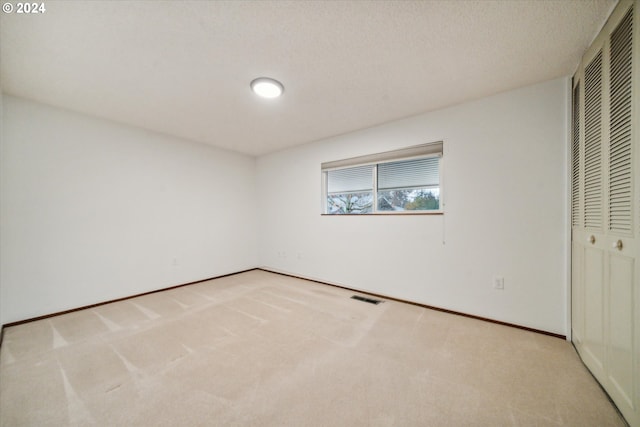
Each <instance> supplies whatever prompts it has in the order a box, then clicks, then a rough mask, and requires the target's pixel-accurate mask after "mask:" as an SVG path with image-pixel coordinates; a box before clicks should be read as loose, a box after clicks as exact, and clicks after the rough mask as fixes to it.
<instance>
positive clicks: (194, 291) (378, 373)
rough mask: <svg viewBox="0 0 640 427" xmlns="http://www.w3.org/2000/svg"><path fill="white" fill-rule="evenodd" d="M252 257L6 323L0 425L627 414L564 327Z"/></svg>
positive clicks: (553, 418) (376, 422)
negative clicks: (374, 292)
mask: <svg viewBox="0 0 640 427" xmlns="http://www.w3.org/2000/svg"><path fill="white" fill-rule="evenodd" d="M351 295H353V292H349V291H346V290H343V289H338V288H334V287H330V286H326V285H321V284H317V283H312V282H308V281H304V280H299V279H294V278H290V277H285V276H281V275H276V274H272V273H268V272H264V271H258V270H254V271H250V272H246V273H242V274H238V275H235V276H230V277H226V278H221V279H217V280H214V281H208V282H203V283H199V284H195V285H190V286H186V287H182V288H178V289H174V290H170V291H165V292H162V293H156V294H151V295H147V296H144V297H138V298H135V299H130V300H127V301H122V302H117V303H112V304H108V305H103V306H100V307H97V308H94V309H88V310H84V311H79V312H75V313H70V314H66V315H62V316H57V317H53V318H50V319H46V320H41V321H36V322H32V323H28V324H24V325H20V326H14V327H10V328H6V330H5V338H4V343H3V345H2V349H1V351H0V420H1V425H2V426H26V425H30V426H66V425H72V426H85V425H103V426H198V425H203V426H204V425H207V426H209V425H225V426H226V425H237V426H332V427H335V426H392V425H395V426H465V425H469V426H521V425H523V426H555V425H559V426H560V425H570V426H622V425H624V424H625V423H624V421H623V420H622V419H621V418H620V416H619V415H618V413H617V412H616V410H615V408H614V407H613V406H612V405H611V403H610V402H609V401H608V399H607V397H606V396H605V394H604V393H603V392H602V390H601V389H600V387H599V386H598V384H597V383H596V382H595V380H594V379H593V378H592V377H591V376H590V374H589V373H588V372H587V370H586V369H585V368H584V367H583V365H582V364H581V362H580V361H579V359H578V357H577V355H576V353H575V351H574V349H573V347H572V346H571V345H570V344H569V343H568V342H566V341H564V340H561V339H558V338H553V337H548V336H544V335H541V334H536V333H532V332H527V331H522V330H519V329H515V328H511V327H506V326H500V325H496V324H493V323H488V322H483V321H479V320H474V319H469V318H465V317H461V316H456V315H452V314H446V313H442V312H438V311H433V310H428V309H424V308H420V307H416V306H413V305H409V304H402V303H398V302H393V301H386V302H384V303H383V304H380V305H377V306H376V305H371V304H367V303H364V302H359V301H356V300H352V299H350V296H351Z"/></svg>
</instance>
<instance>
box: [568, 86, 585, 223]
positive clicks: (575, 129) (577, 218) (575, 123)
mask: <svg viewBox="0 0 640 427" xmlns="http://www.w3.org/2000/svg"><path fill="white" fill-rule="evenodd" d="M571 122H572V123H571V127H572V140H571V225H572V226H573V227H579V226H581V225H582V217H581V209H580V156H581V154H582V151H581V150H580V83H578V84H576V87H575V88H574V89H573V112H572V116H571Z"/></svg>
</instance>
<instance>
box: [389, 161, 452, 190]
mask: <svg viewBox="0 0 640 427" xmlns="http://www.w3.org/2000/svg"><path fill="white" fill-rule="evenodd" d="M439 162H440V158H439V157H428V158H424V159H415V160H405V161H400V162H391V163H381V164H379V165H378V190H398V189H403V188H419V187H422V188H424V187H438V185H439V182H440V174H439V169H440V168H439Z"/></svg>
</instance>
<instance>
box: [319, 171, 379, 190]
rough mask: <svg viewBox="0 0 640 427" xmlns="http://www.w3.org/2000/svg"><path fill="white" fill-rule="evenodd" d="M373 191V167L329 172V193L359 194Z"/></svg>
mask: <svg viewBox="0 0 640 427" xmlns="http://www.w3.org/2000/svg"><path fill="white" fill-rule="evenodd" d="M372 190H373V165H365V166H358V167H354V168H347V169H337V170H332V171H328V172H327V193H329V194H335V193H358V192H365V191H372Z"/></svg>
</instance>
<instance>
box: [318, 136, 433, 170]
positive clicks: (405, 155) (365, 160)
mask: <svg viewBox="0 0 640 427" xmlns="http://www.w3.org/2000/svg"><path fill="white" fill-rule="evenodd" d="M427 156H434V157H435V156H442V142H433V143H430V144H421V145H414V146H412V147H407V148H403V149H400V150H393V151H386V152H384V153H377V154H369V155H366V156H359V157H352V158H350V159H344V160H336V161H333V162H325V163H323V164H322V170H330V169H338V168H346V167H350V166H359V165H365V164H375V163H382V162H391V161H394V160H402V159H409V158H411V157H427Z"/></svg>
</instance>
